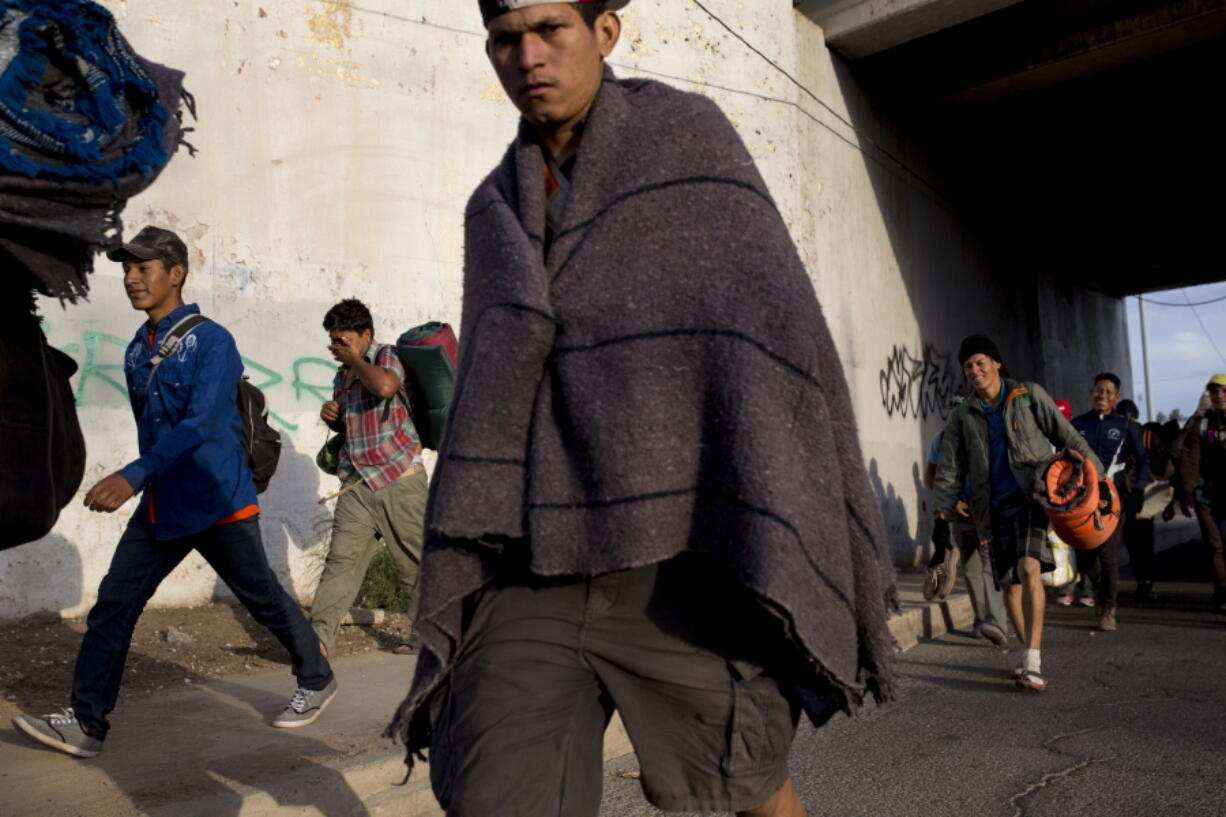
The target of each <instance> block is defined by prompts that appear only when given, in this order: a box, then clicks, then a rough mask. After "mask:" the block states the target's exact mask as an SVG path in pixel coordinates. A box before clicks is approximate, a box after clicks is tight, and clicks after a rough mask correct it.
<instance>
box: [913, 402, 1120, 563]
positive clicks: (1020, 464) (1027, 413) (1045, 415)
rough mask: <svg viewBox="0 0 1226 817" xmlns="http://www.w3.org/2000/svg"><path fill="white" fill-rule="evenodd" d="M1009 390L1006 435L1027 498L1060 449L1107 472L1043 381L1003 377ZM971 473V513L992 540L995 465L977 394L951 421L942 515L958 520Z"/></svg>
mask: <svg viewBox="0 0 1226 817" xmlns="http://www.w3.org/2000/svg"><path fill="white" fill-rule="evenodd" d="M1001 388H1002V389H1004V392H1005V406H1004V411H1005V435H1006V437H1007V439H1008V447H1009V466H1010V467H1011V468H1012V469H1013V476H1014V477H1015V478H1016V479H1017V484H1018V486H1019V487H1020V488H1021V489H1022V491H1023V492H1025V494H1026V495H1027V496H1029V495H1030V491H1031V489H1032V487H1033V486H1034V473H1035V469H1036V468H1037V466H1038V465H1039V463H1041V462H1042V461H1043V460H1045V459H1047V458H1048V457H1050V456H1051V454H1052V450H1053V447H1054V448H1055V449H1065V448H1072V449H1075V450H1076V451H1078V452H1080V453H1081V455H1082V456H1083V457H1085V458H1086V459H1087V460H1089V461H1090V462H1092V463H1094V467H1095V468H1097V469H1098V473H1100V474H1102V473H1104V471H1103V464H1102V463H1101V462H1100V461H1099V459H1098V457H1097V456H1095V454H1094V452H1093V451H1091V450H1090V446H1089V445H1088V444H1087V443H1086V440H1085V437H1082V436H1081V434H1079V433H1078V432H1077V429H1075V428H1073V426H1072V425H1071V424H1070V423H1069V421H1068V420H1065V419H1064V415H1063V414H1061V413H1060V409H1058V408H1056V404H1055V403H1054V402H1052V399H1051V396H1050V395H1048V393H1047V392H1046V391H1045V390H1044V389H1043V387H1042V386H1040V385H1039V384H1038V383H1019V382H1017V381H1015V380H1007V379H1006V380H1002V381H1001ZM968 473H969V474H970V490H971V496H970V503H971V517H972V518H973V519H974V521H975V530H976V531H977V533H978V534H979V540H980V541H981V542H987V541H990V540H991V538H992V521H991V516H990V515H989V514H990V511H991V497H992V484H991V468H990V464H989V462H988V420H987V418H986V417H985V416H984V413H983V408H982V407H981V406H980V405H979V398H977V397H975V396H974V395H973V394H972V395H971V396H970V397H968V398H967V399H966V400H964V401H963V402H962V404H961V405H959V406H958V408H957V410H955V411H954V413H953V414H952V415H951V416H950V418H949V422H948V423H946V425H945V438H944V439H943V440H942V441H941V458H940V461H939V462H938V463H937V472H936V479H935V481H934V483H933V487H932V491H933V494H934V500H935V501H934V504H935V507H936V513H937V517H938V518H941V519H956V518H957V513H956V511H955V505H956V504H957V502H958V497H959V496H961V494H962V482H963V479H964V478H965V476H966V474H968Z"/></svg>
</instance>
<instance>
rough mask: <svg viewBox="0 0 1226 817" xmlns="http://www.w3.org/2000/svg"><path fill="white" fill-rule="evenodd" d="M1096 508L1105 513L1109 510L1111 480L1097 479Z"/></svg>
mask: <svg viewBox="0 0 1226 817" xmlns="http://www.w3.org/2000/svg"><path fill="white" fill-rule="evenodd" d="M1098 510H1099V511H1101V512H1103V513H1106V512H1107V511H1110V510H1111V481H1110V480H1106V479H1100V480H1099V481H1098Z"/></svg>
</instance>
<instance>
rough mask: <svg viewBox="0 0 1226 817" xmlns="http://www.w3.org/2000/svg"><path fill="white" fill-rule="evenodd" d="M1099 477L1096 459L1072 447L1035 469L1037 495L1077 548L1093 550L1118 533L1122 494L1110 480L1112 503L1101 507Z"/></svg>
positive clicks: (1053, 523) (1060, 531)
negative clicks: (1116, 530)
mask: <svg viewBox="0 0 1226 817" xmlns="http://www.w3.org/2000/svg"><path fill="white" fill-rule="evenodd" d="M1098 484H1099V477H1098V469H1097V468H1095V467H1094V463H1092V462H1090V461H1089V460H1087V459H1086V458H1085V457H1083V456H1082V455H1081V453H1080V452H1078V451H1075V450H1073V449H1071V448H1069V449H1065V450H1063V451H1058V452H1056V453H1055V454H1053V455H1052V456H1050V457H1048V458H1047V459H1046V460H1044V461H1043V462H1042V463H1041V464H1040V465H1039V467H1038V469H1037V470H1036V471H1035V480H1034V489H1033V496H1034V499H1035V501H1036V502H1038V503H1039V505H1041V506H1042V508H1043V510H1045V511H1046V512H1047V516H1048V517H1049V518H1050V519H1051V526H1052V529H1053V530H1054V531H1055V532H1056V534H1057V535H1058V536H1059V537H1060V539H1061V541H1063V542H1064V543H1065V544H1067V545H1068V546H1069V547H1071V548H1073V549H1074V550H1093V549H1094V548H1096V547H1099V546H1100V545H1102V543H1103V542H1105V541H1107V540H1108V539H1109V538H1111V534H1113V533H1115V528H1116V526H1117V525H1118V524H1119V523H1120V515H1121V514H1120V497H1119V493H1118V492H1117V491H1116V490H1115V483H1114V482H1112V481H1111V480H1107V483H1106V484H1107V485H1108V490H1109V491H1110V492H1111V504H1110V507H1109V508H1108V509H1107V511H1106V512H1102V511H1099V509H1098V505H1099V501H1100V499H1099V491H1098Z"/></svg>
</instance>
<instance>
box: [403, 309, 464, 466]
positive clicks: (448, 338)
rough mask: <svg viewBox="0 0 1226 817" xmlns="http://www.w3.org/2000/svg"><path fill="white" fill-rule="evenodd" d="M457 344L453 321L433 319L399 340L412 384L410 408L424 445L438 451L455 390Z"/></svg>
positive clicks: (406, 375) (405, 369) (407, 373)
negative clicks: (441, 321) (447, 322)
mask: <svg viewBox="0 0 1226 817" xmlns="http://www.w3.org/2000/svg"><path fill="white" fill-rule="evenodd" d="M456 352H457V344H456V337H455V332H454V331H453V330H452V328H451V325H450V324H446V323H440V322H439V321H430V322H429V323H423V324H422V325H421V326H415V327H413V328H412V329H410V330H408V331H407V332H405V333H404V334H402V335H401V336H400V337H399V339H397V341H396V354H397V355H398V356H399V358H400V363H401V364H402V365H403V366H404V372H405V377H406V379H407V380H408V383H407V384H406V385H407V386H408V387H409V411H411V412H412V414H413V425H414V426H416V428H417V435H418V437H420V438H421V444H422V445H423V446H425V447H426V448H432V449H435V450H437V449H438V446H439V442H440V441H441V440H442V439H443V427H444V425H445V424H446V422H447V406H448V405H449V404H450V403H451V395H452V392H454V391H455V373H456Z"/></svg>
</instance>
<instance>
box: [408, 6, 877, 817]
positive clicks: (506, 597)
mask: <svg viewBox="0 0 1226 817" xmlns="http://www.w3.org/2000/svg"><path fill="white" fill-rule="evenodd" d="M627 2H628V0H612V1H611V2H598V1H596V0H593V1H592V2H578V3H557V2H544V1H543V0H481V2H480V6H481V10H482V14H483V17H484V21H485V24H486V26H487V29H488V33H489V36H488V40H487V43H486V50H487V53H488V55H489V58H490V61H491V62H492V63H493V66H494V68H495V70H496V71H497V73H498V76H499V78H500V80H501V81H502V84H503V87H504V89H505V90H506V92H507V95H508V96H509V97H510V98H511V100H512V101H513V102H514V103H515V104H516V106H517V107H518V108H519V110H520V112H521V114H522V121H521V123H520V129H519V134H518V136H517V137H516V139H515V141H514V142H513V143H512V144H511V146H510V148H509V149H508V151H507V153H506V156H505V157H504V159H503V161H502V163H501V164H500V165H499V166H498V167H497V168H496V169H495V170H494V172H493V173H492V174H491V175H490V176H489V177H488V178H487V179H486V180H485V181H484V182H482V183H481V185H480V186H479V187H478V188H477V190H476V192H475V193H474V194H473V196H472V198H471V200H470V202H469V205H468V209H467V212H466V214H465V223H466V233H465V245H466V257H465V285H464V309H463V319H462V324H461V337H460V343H461V347H460V362H459V378H458V381H457V386H456V393H455V397H454V400H453V403H452V405H451V409H450V413H449V416H448V425H447V430H446V434H445V437H444V440H443V443H442V446H441V448H440V452H439V454H440V457H439V465H438V468H437V470H436V473H435V478H434V482H433V485H432V488H431V496H430V504H429V508H428V511H427V519H426V540H425V541H426V544H425V549H424V555H423V568H422V596H421V606H420V613H419V618H418V624H417V626H418V629H419V631H420V633H421V636H422V640H423V642H424V649H423V653H422V655H421V658H420V659H419V663H418V666H417V672H416V677H415V678H414V682H413V686H412V689H411V690H410V692H409V696H408V698H407V699H406V700H405V702H404V703H403V704H402V705H401V707H400V709H399V711H398V712H397V715H396V720H395V722H394V723H393V724H392V725H391V727H389V731H390V732H391V733H392V734H393V735H395V736H397V737H400V738H402V739H404V740H405V741H406V742H407V744H408V747H409V750H410V756H409V761H410V763H411V762H412V756H413V753H414V752H418V753H420V752H422V751H424V750H425V749H427V748H428V749H429V751H430V773H431V777H432V783H433V786H434V791H435V793H436V795H437V796H438V798H439V801H440V802H441V803H442V804H443V806H444V807H445V808H446V810H447V813H448V814H449V815H461V816H462V817H469V816H474V817H476V816H479V817H485V816H486V815H490V814H498V815H500V816H501V817H515V816H516V815H533V817H539V816H540V815H544V814H557V815H566V817H575V815H595V814H597V812H598V810H599V804H600V794H601V777H602V768H601V736H602V734H603V732H604V728H605V725H606V724H607V723H608V720H609V718H610V717H611V715H612V712H613V711H614V710H615V709H616V710H617V711H618V712H619V713H620V715H621V718H622V720H623V722H624V723H625V726H626V730H627V732H628V734H629V736H630V739H631V741H632V742H633V744H634V748H635V751H636V753H637V755H638V758H639V760H640V763H641V766H642V778H641V779H642V785H643V789H644V792H645V794H646V796H647V798H648V799H649V800H650V801H651V802H652V803H654V804H655V805H656V806H658V807H659V808H662V809H665V810H670V811H736V812H740V813H743V814H752V815H789V816H791V815H801V814H803V813H804V810H803V807H802V805H801V803H800V800H799V798H798V796H797V794H796V791H795V789H794V788H793V787H792V785H791V783H790V781H789V779H788V771H787V755H788V750H789V747H790V744H791V740H792V736H793V734H794V731H795V728H796V723H797V719H798V717H799V714H800V712H801V711H802V710H803V711H804V712H806V713H807V714H808V716H809V717H810V718H811V719H812V721H813V722H814V723H816V724H821V723H823V722H825V721H826V720H827V719H828V718H829V717H830V716H831V715H832V714H834V713H835V712H839V711H852V710H854V709H856V708H857V707H858V706H860V705H861V704H862V703H863V702H864V700H865V699H866V698H867V697H868V696H870V695H871V696H874V697H876V698H877V699H878V700H883V699H886V698H888V697H889V696H890V695H891V693H892V690H893V676H892V673H891V668H890V658H891V654H892V650H893V643H892V640H891V638H890V636H889V632H888V629H887V627H886V618H887V615H888V611H889V607H890V605H891V604H892V603H893V598H894V583H893V575H894V573H893V567H892V565H891V562H890V559H889V556H888V553H887V548H886V544H885V536H884V530H883V524H882V522H881V518H880V514H879V510H878V506H877V503H876V500H875V498H874V495H873V492H872V490H871V488H870V485H869V480H868V477H867V474H866V472H865V469H864V465H863V461H862V459H861V455H860V448H859V444H858V440H857V432H856V427H855V421H854V418H853V416H852V411H851V402H850V399H849V395H848V389H847V384H846V381H845V379H844V376H843V370H842V366H841V365H840V362H839V358H838V356H837V354H836V351H835V348H834V344H833V342H832V340H831V337H830V334H829V332H828V330H827V328H826V324H825V321H824V319H823V316H822V313H821V309H820V307H819V306H818V303H817V299H816V297H815V295H814V291H813V287H812V284H811V283H810V281H809V279H808V277H807V275H806V273H805V270H804V267H803V265H802V264H801V261H800V259H799V257H798V255H797V253H796V250H795V247H794V246H793V244H792V241H791V239H790V237H789V235H788V233H787V230H786V228H785V226H784V223H783V219H782V218H781V217H780V215H779V212H778V211H777V209H776V207H775V204H774V202H773V200H772V199H771V197H770V194H769V193H768V192H767V189H766V186H765V184H764V183H763V181H762V178H761V177H760V176H759V174H758V172H757V170H756V168H755V167H754V163H753V160H752V158H751V157H750V155H749V153H748V151H747V150H746V149H745V146H744V145H743V144H742V143H741V141H740V139H739V138H738V136H737V134H736V132H735V131H734V130H733V128H732V126H731V125H730V123H729V122H728V120H727V119H726V118H725V117H724V115H723V114H722V113H721V112H720V111H719V109H718V108H717V107H716V106H715V105H714V104H713V103H712V102H710V101H709V100H707V99H705V98H704V97H701V96H698V95H695V94H689V93H683V92H680V91H677V90H674V89H672V88H669V87H667V86H665V85H662V84H659V83H656V82H649V81H641V80H629V81H624V80H618V79H617V78H616V77H615V76H614V75H613V73H612V72H611V71H609V70H608V69H607V68H606V67H605V66H604V58H605V57H607V56H608V55H609V54H610V53H611V51H612V50H613V47H614V46H615V45H616V43H617V40H618V36H619V33H620V25H621V24H620V21H619V19H618V17H617V15H616V14H615V13H614V9H616V8H621V7H622V6H625V5H626V3H627Z"/></svg>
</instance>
